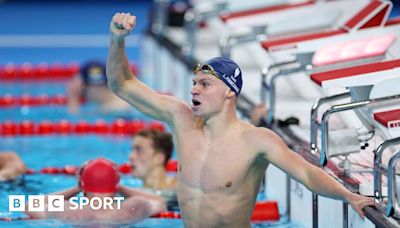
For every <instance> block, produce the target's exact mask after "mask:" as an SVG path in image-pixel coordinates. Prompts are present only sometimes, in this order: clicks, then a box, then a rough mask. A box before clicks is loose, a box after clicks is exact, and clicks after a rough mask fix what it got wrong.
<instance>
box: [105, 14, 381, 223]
mask: <svg viewBox="0 0 400 228" xmlns="http://www.w3.org/2000/svg"><path fill="white" fill-rule="evenodd" d="M135 24H136V17H135V16H131V15H130V14H126V13H117V14H115V15H114V16H113V18H112V20H111V22H110V33H111V42H110V47H109V54H108V61H107V77H108V86H109V88H110V89H111V90H112V91H113V92H114V93H116V94H117V95H118V96H119V97H121V98H123V99H125V100H126V101H127V102H129V103H130V104H131V105H132V106H133V107H135V108H137V109H138V110H140V111H141V112H143V113H144V114H147V115H148V116H150V117H152V118H154V119H157V120H161V121H164V122H166V123H167V124H168V125H169V127H170V128H171V129H172V132H173V135H174V139H175V145H176V147H177V152H178V161H179V172H178V189H177V194H178V200H179V206H180V208H181V213H182V219H183V222H184V224H185V227H250V225H251V224H250V218H251V214H252V212H253V208H254V204H255V202H256V196H257V193H258V190H259V186H260V183H261V180H262V178H263V176H264V173H265V170H266V168H267V167H268V165H269V164H273V165H275V166H277V167H279V168H280V169H282V170H283V171H284V172H286V173H288V174H289V175H290V176H291V177H293V178H294V179H295V180H297V181H299V182H301V183H302V184H304V185H305V186H306V187H307V188H308V189H310V190H311V191H313V192H316V193H318V194H320V195H322V196H326V197H330V198H333V199H338V200H343V201H345V202H348V203H349V204H350V205H351V206H352V207H353V208H354V210H355V211H357V212H358V213H359V215H360V216H361V217H364V213H363V208H364V207H366V206H369V205H371V206H372V205H374V200H373V199H372V198H367V197H364V196H361V195H358V194H355V193H352V192H350V191H349V190H347V189H346V188H345V187H344V186H343V185H341V184H340V183H338V182H337V181H336V180H334V179H333V178H332V177H331V176H330V175H329V174H327V173H326V172H324V171H323V170H322V169H321V168H319V167H315V166H314V165H312V164H310V163H308V162H307V161H305V160H304V159H303V158H302V157H301V156H300V155H298V154H297V153H295V152H293V151H291V150H290V149H289V148H288V146H287V145H286V144H285V142H284V141H283V140H282V139H281V138H280V137H279V136H278V135H277V134H275V133H274V132H273V131H271V130H269V129H267V128H258V127H255V126H253V125H251V124H248V123H245V122H243V121H242V120H239V119H238V117H237V116H236V104H237V99H238V96H239V95H240V91H241V88H242V72H241V70H240V68H239V66H238V65H237V64H236V63H235V62H233V61H232V60H230V59H226V58H221V57H217V58H213V59H210V60H208V61H206V62H204V63H202V64H198V65H197V66H196V67H195V69H194V74H195V76H194V78H193V86H192V90H191V95H192V99H191V100H192V104H191V105H190V106H189V105H187V104H186V103H184V102H183V101H180V100H178V99H177V98H175V97H172V96H166V95H162V94H159V93H156V92H155V91H154V90H152V89H151V88H149V87H148V86H146V85H145V84H144V83H142V82H141V81H140V80H138V79H137V78H136V77H135V76H134V75H133V74H132V72H131V71H130V70H129V64H128V59H127V56H126V53H125V37H126V36H127V35H128V34H129V33H130V32H131V30H132V29H133V28H134V27H135Z"/></svg>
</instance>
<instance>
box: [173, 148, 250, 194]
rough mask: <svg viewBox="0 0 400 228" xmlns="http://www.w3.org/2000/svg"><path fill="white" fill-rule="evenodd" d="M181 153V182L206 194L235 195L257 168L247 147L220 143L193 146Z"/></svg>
mask: <svg viewBox="0 0 400 228" xmlns="http://www.w3.org/2000/svg"><path fill="white" fill-rule="evenodd" d="M186 149H187V150H186V151H185V152H183V153H181V158H180V163H179V167H178V169H180V179H181V180H182V181H184V182H185V183H186V184H189V185H190V186H192V187H196V188H201V189H202V190H204V191H215V190H216V191H219V190H230V191H234V190H235V189H237V188H238V187H240V186H241V185H242V184H243V183H244V182H245V181H246V176H247V175H248V174H249V173H250V170H251V169H253V168H254V167H253V166H252V165H253V164H254V159H255V156H254V153H252V151H250V148H249V147H248V146H246V145H245V144H244V143H237V142H232V141H231V140H220V141H215V142H212V143H209V144H203V143H196V142H195V143H193V144H192V145H191V146H189V145H188V146H187V148H186Z"/></svg>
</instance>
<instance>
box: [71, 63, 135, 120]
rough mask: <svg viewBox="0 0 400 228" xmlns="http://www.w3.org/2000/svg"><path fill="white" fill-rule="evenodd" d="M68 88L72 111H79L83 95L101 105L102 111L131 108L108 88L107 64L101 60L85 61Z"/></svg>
mask: <svg viewBox="0 0 400 228" xmlns="http://www.w3.org/2000/svg"><path fill="white" fill-rule="evenodd" d="M67 90H68V91H67V93H68V104H67V105H68V111H69V112H70V113H78V112H79V108H80V102H81V98H82V97H83V98H84V99H85V100H86V101H88V102H93V103H95V104H97V105H99V106H100V109H101V110H102V112H117V111H126V110H129V108H130V107H129V105H128V104H127V103H126V102H125V101H123V100H121V99H120V98H118V97H117V96H115V95H114V94H113V93H111V92H110V90H109V89H108V88H107V77H106V72H105V64H104V63H103V61H100V60H91V61H88V62H86V63H84V64H83V66H81V69H80V72H79V74H78V75H76V76H75V77H74V78H73V79H72V80H71V81H70V82H69V83H68V86H67Z"/></svg>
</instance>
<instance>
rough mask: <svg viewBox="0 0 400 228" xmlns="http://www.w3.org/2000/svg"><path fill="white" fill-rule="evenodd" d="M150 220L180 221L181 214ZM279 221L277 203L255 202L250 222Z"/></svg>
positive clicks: (172, 213) (162, 215) (171, 212)
mask: <svg viewBox="0 0 400 228" xmlns="http://www.w3.org/2000/svg"><path fill="white" fill-rule="evenodd" d="M152 218H168V219H181V214H180V213H179V212H177V211H165V212H161V213H159V214H157V215H154V216H152ZM279 219H280V215H279V209H278V203H277V201H258V202H256V204H255V206H254V211H253V214H252V216H251V221H252V222H263V221H264V222H265V221H271V222H276V221H279Z"/></svg>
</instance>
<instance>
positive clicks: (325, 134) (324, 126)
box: [320, 94, 400, 166]
mask: <svg viewBox="0 0 400 228" xmlns="http://www.w3.org/2000/svg"><path fill="white" fill-rule="evenodd" d="M399 98H400V94H398V95H394V96H387V97H381V98H375V99H370V100H364V101H356V102H351V103H346V104H340V105H334V106H332V107H331V108H329V109H328V110H326V111H325V112H324V114H323V115H322V120H321V144H322V145H321V157H320V165H321V166H325V165H326V164H327V162H328V161H327V155H328V154H329V149H328V146H329V140H328V138H329V125H328V120H329V117H330V116H331V115H332V114H333V113H337V112H342V111H347V110H352V109H355V108H361V107H364V106H366V105H369V104H375V103H380V102H384V101H389V100H394V99H399Z"/></svg>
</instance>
